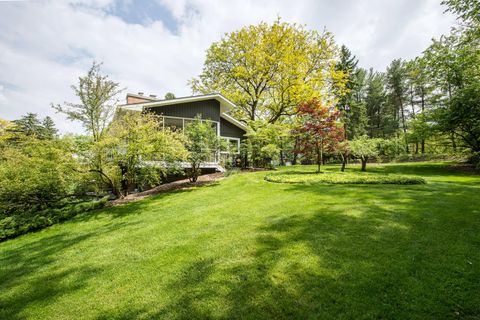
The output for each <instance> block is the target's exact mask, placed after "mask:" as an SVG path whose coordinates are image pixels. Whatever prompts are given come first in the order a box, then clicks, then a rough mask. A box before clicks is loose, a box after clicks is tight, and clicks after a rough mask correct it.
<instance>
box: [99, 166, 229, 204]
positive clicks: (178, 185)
mask: <svg viewBox="0 0 480 320" xmlns="http://www.w3.org/2000/svg"><path fill="white" fill-rule="evenodd" d="M223 177H224V174H223V173H222V172H216V173H211V174H204V175H202V176H199V177H198V180H197V182H190V180H188V179H183V180H177V181H174V182H169V183H165V184H162V185H160V186H158V187H155V188H153V189H150V190H147V191H143V192H138V193H134V194H129V195H128V196H126V197H125V198H123V199H115V200H112V201H110V202H109V203H108V205H109V206H117V205H120V204H124V203H128V202H132V201H138V200H141V199H144V198H146V197H149V196H152V195H156V194H159V193H163V192H168V191H173V190H179V189H186V188H191V187H198V186H202V185H205V184H209V183H212V182H214V181H218V180H221V179H223Z"/></svg>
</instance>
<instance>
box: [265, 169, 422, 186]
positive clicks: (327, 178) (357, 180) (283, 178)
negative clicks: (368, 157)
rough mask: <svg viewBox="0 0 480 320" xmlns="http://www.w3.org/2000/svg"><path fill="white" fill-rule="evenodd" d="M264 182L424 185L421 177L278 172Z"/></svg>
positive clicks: (363, 173) (268, 176) (360, 173)
mask: <svg viewBox="0 0 480 320" xmlns="http://www.w3.org/2000/svg"><path fill="white" fill-rule="evenodd" d="M265 180H267V181H269V182H277V183H293V184H404V185H409V184H425V183H426V182H425V180H424V179H423V178H421V177H411V176H401V175H394V174H379V173H366V172H355V173H351V172H328V173H312V172H306V173H305V172H304V173H302V172H280V173H270V174H268V175H266V176H265Z"/></svg>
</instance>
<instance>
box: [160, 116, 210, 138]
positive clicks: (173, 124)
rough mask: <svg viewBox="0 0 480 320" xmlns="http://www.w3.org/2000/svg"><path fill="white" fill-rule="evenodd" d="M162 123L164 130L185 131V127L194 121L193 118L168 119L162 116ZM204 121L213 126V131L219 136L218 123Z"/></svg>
mask: <svg viewBox="0 0 480 320" xmlns="http://www.w3.org/2000/svg"><path fill="white" fill-rule="evenodd" d="M160 119H161V121H162V122H163V127H164V128H170V129H172V130H174V131H176V130H180V131H181V130H183V129H184V128H185V126H187V125H188V124H189V123H191V122H193V121H194V119H191V118H179V117H168V116H160ZM202 121H207V122H209V123H211V124H212V127H213V129H214V130H215V132H216V133H217V134H218V132H219V131H218V125H219V123H218V122H215V121H211V120H202Z"/></svg>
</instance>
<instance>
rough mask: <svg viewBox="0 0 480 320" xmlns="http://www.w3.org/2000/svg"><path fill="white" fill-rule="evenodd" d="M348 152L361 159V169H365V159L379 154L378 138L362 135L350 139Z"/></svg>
mask: <svg viewBox="0 0 480 320" xmlns="http://www.w3.org/2000/svg"><path fill="white" fill-rule="evenodd" d="M349 145H350V154H351V155H353V156H354V157H356V158H359V159H360V160H361V161H362V171H366V170H367V169H366V166H367V161H368V160H369V159H370V158H373V157H376V156H378V154H379V150H378V140H377V139H371V138H368V137H367V136H362V137H360V138H358V139H355V140H352V141H350V144H349Z"/></svg>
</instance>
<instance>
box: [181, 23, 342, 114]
mask: <svg viewBox="0 0 480 320" xmlns="http://www.w3.org/2000/svg"><path fill="white" fill-rule="evenodd" d="M337 55H338V50H337V47H336V46H335V43H334V40H333V36H332V35H331V34H330V33H328V32H323V33H319V32H317V31H315V30H307V29H306V28H305V27H304V26H303V25H298V24H289V23H285V22H281V21H280V19H278V20H277V21H275V22H274V23H273V24H268V23H265V22H261V23H259V24H258V25H250V26H246V27H244V28H242V29H240V30H238V31H235V32H231V33H228V34H226V35H225V36H224V37H223V38H222V39H221V40H220V41H219V42H215V43H213V44H212V45H211V46H210V48H209V49H208V50H207V57H206V60H205V64H204V68H203V71H202V73H201V74H200V76H199V77H198V78H195V79H192V80H191V81H190V85H191V87H192V89H193V91H194V92H200V93H210V92H220V93H222V94H223V95H225V96H226V97H227V98H229V99H230V100H232V101H234V102H235V103H236V104H237V105H238V109H237V110H234V111H233V113H234V116H236V117H238V118H239V119H241V120H243V121H248V120H255V119H257V118H261V119H263V120H266V121H268V122H271V123H273V122H276V121H277V120H280V119H282V118H283V117H285V116H289V115H291V114H293V113H294V112H295V107H296V106H297V105H298V104H300V103H301V102H303V101H307V100H310V99H312V98H321V99H322V100H323V101H325V102H326V103H334V102H335V99H336V98H335V96H334V94H333V92H334V90H333V89H334V86H335V88H336V89H335V90H336V92H337V93H338V92H339V91H342V90H344V86H345V81H344V78H345V75H344V72H343V71H339V70H335V61H336V58H337Z"/></svg>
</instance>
